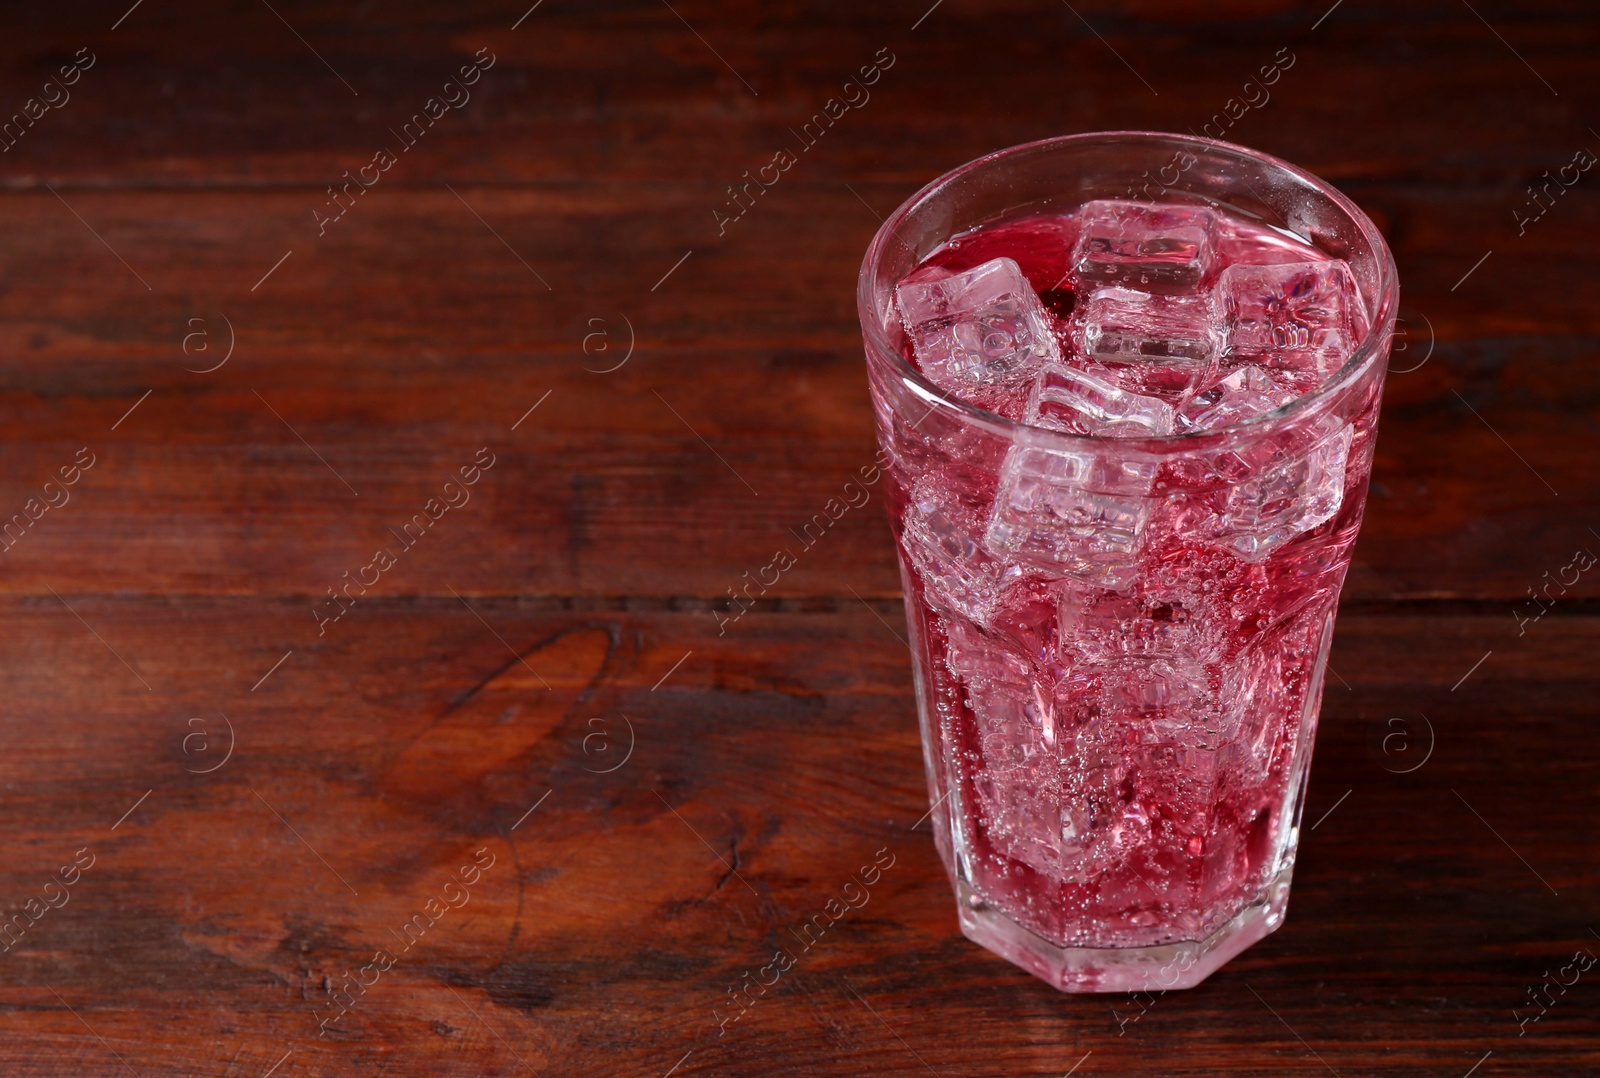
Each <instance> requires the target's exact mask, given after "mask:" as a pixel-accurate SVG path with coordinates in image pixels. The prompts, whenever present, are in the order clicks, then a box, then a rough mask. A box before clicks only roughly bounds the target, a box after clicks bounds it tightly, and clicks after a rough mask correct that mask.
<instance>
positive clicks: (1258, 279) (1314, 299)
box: [1214, 259, 1366, 390]
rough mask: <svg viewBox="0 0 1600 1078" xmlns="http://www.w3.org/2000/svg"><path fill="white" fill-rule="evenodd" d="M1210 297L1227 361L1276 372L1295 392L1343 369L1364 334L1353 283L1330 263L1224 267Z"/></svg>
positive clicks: (1343, 267)
mask: <svg viewBox="0 0 1600 1078" xmlns="http://www.w3.org/2000/svg"><path fill="white" fill-rule="evenodd" d="M1214 294H1215V296H1216V303H1217V306H1218V308H1219V310H1220V311H1221V315H1222V320H1223V332H1224V334H1225V336H1226V347H1227V351H1228V355H1229V359H1230V360H1234V359H1246V360H1250V361H1252V362H1255V363H1258V364H1260V365H1262V366H1265V367H1268V368H1270V369H1272V370H1274V371H1279V372H1282V373H1283V374H1285V375H1287V376H1289V377H1290V378H1292V379H1294V380H1295V382H1296V383H1297V384H1298V385H1299V387H1300V388H1301V389H1303V390H1304V389H1312V388H1314V387H1315V386H1316V385H1318V384H1319V383H1321V382H1322V380H1323V379H1325V378H1327V377H1328V376H1329V375H1330V374H1333V373H1334V372H1335V371H1337V370H1338V369H1339V368H1340V367H1342V366H1344V363H1345V360H1347V359H1349V358H1350V356H1351V354H1352V353H1353V352H1354V351H1355V346H1356V342H1358V341H1359V340H1360V339H1361V338H1362V336H1363V335H1364V334H1365V333H1366V310H1365V308H1363V307H1362V304H1361V294H1360V292H1359V290H1358V289H1357V287H1356V280H1355V276H1354V275H1353V274H1352V273H1351V272H1350V267H1349V265H1347V264H1346V263H1345V262H1343V261H1340V260H1338V259H1329V260H1326V261H1322V262H1288V263H1282V264H1279V265H1275V266H1245V265H1234V266H1229V267H1228V268H1227V269H1225V270H1223V271H1222V274H1221V275H1220V276H1219V277H1218V278H1217V283H1216V287H1215V290H1214Z"/></svg>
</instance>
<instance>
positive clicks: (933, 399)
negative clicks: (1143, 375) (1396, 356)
mask: <svg viewBox="0 0 1600 1078" xmlns="http://www.w3.org/2000/svg"><path fill="white" fill-rule="evenodd" d="M1130 141H1145V142H1151V143H1156V142H1162V143H1166V144H1168V145H1172V146H1176V147H1178V148H1180V149H1181V148H1187V149H1189V150H1195V149H1200V150H1205V151H1208V152H1212V151H1217V150H1221V151H1224V152H1226V153H1229V154H1234V155H1238V156H1242V157H1246V158H1250V159H1252V160H1254V161H1257V162H1260V163H1263V164H1266V165H1269V166H1271V167H1272V168H1275V169H1281V170H1282V171H1284V172H1286V173H1288V174H1290V175H1292V176H1294V177H1295V178H1296V179H1298V180H1300V181H1301V182H1302V183H1304V184H1306V185H1307V186H1309V187H1311V188H1313V189H1314V190H1315V191H1316V192H1317V193H1318V194H1319V195H1321V196H1323V197H1324V198H1327V199H1328V200H1329V201H1330V202H1332V203H1333V204H1334V205H1336V206H1337V207H1338V208H1339V209H1340V210H1341V211H1343V212H1344V214H1345V215H1346V216H1347V217H1349V218H1350V220H1351V221H1352V222H1354V223H1355V225H1356V227H1357V229H1358V230H1359V231H1360V233H1361V236H1362V238H1363V239H1364V240H1366V242H1367V243H1368V245H1369V246H1370V247H1371V249H1372V251H1373V254H1374V256H1375V257H1376V260H1377V263H1378V278H1377V304H1376V309H1375V310H1374V311H1373V313H1372V317H1371V318H1370V320H1369V325H1368V327H1367V332H1366V334H1365V335H1364V336H1363V337H1362V339H1361V341H1360V342H1359V343H1358V344H1357V345H1356V347H1355V350H1354V351H1353V352H1352V353H1351V355H1350V358H1349V359H1348V360H1347V361H1346V362H1345V364H1344V366H1342V367H1340V368H1339V370H1338V371H1337V372H1335V373H1334V374H1333V375H1332V376H1330V377H1329V378H1327V379H1326V380H1324V381H1323V382H1322V384H1320V385H1318V386H1317V387H1316V388H1315V389H1313V390H1311V391H1310V392H1307V393H1303V394H1301V395H1300V396H1298V397H1296V398H1294V400H1292V401H1289V402H1288V403H1287V404H1284V405H1282V406H1281V407H1278V408H1275V409H1273V410H1272V411H1270V412H1264V413H1262V414H1261V415H1258V416H1252V417H1251V418H1249V419H1246V420H1244V421H1242V422H1239V423H1232V424H1229V425H1227V426H1223V427H1216V428H1212V429H1208V430H1192V431H1182V432H1179V433H1173V434H1161V435H1152V436H1150V437H1142V438H1126V437H1114V436H1109V435H1103V434H1070V433H1068V432H1066V431H1058V430H1052V429H1051V428H1049V427H1040V426H1035V425H1033V424H1031V423H1023V422H1020V421H1018V420H1015V419H1009V418H1007V417H1006V416H1003V415H1000V414H999V413H997V412H992V411H989V410H988V409H986V408H982V407H979V406H978V405H976V404H972V403H970V402H968V401H964V400H962V399H961V398H959V397H956V396H954V395H952V394H950V393H947V392H946V391H944V390H942V389H940V388H939V387H938V386H936V385H934V383H933V382H932V381H931V380H930V379H929V378H928V377H927V376H926V375H924V374H923V373H922V372H921V371H919V370H918V369H917V368H916V367H914V366H913V365H912V364H911V363H910V362H909V361H907V359H906V358H905V356H904V355H902V354H901V353H900V350H899V349H898V348H896V347H894V346H893V344H892V343H891V342H890V340H889V337H888V333H887V331H886V330H885V327H884V324H883V319H882V318H881V317H880V316H879V312H878V310H877V306H876V303H875V302H874V298H873V282H874V276H875V271H876V269H877V267H878V265H879V263H880V262H881V261H882V260H883V252H884V250H885V249H886V248H887V247H888V244H889V242H890V240H891V239H893V238H894V233H895V230H896V229H897V228H898V227H899V225H900V224H901V223H902V222H904V221H905V220H906V219H907V218H908V217H910V216H911V214H912V213H913V212H914V211H916V210H917V209H918V208H920V207H921V206H922V205H923V204H924V203H925V202H927V201H928V200H929V199H930V198H932V197H934V196H935V195H937V194H938V193H939V192H940V191H942V190H944V189H946V188H947V187H949V186H950V185H951V184H953V183H954V182H955V181H957V180H959V179H961V178H962V177H964V176H967V175H969V174H970V173H973V172H977V171H978V170H980V169H983V168H986V167H989V166H991V165H993V164H995V163H996V162H997V161H1002V160H1004V159H1006V158H1010V157H1016V156H1022V155H1023V154H1026V153H1033V152H1038V151H1041V150H1045V149H1052V148H1055V147H1060V146H1070V145H1073V144H1084V143H1094V142H1113V143H1114V142H1130ZM1299 238H1300V239H1302V241H1304V242H1310V241H1309V239H1307V238H1306V237H1299ZM902 242H903V241H902ZM1398 299H1399V270H1398V268H1397V267H1396V266H1395V262H1394V255H1393V253H1392V252H1391V251H1390V250H1389V244H1388V242H1387V241H1385V240H1384V238H1383V234H1382V233H1381V232H1379V231H1378V226H1377V225H1376V224H1374V223H1373V221H1372V218H1370V217H1368V216H1367V214H1366V213H1365V212H1364V211H1363V210H1362V209H1361V207H1359V206H1357V205H1356V204H1355V203H1354V202H1353V201H1351V199H1350V197H1349V196H1348V195H1346V194H1345V193H1344V192H1342V191H1340V190H1339V189H1338V188H1336V187H1334V186H1333V185H1332V184H1330V183H1329V182H1328V181H1326V180H1324V179H1322V178H1321V177H1320V176H1317V175H1315V174H1314V173H1312V172H1309V171H1307V170H1306V169H1303V168H1301V167H1300V166H1298V165H1295V164H1292V163H1291V162H1288V161H1285V160H1283V159H1282V158H1280V157H1275V156H1273V155H1272V154H1269V153H1263V152H1262V151H1260V150H1253V149H1251V148H1250V147H1248V146H1241V145H1239V144H1238V143H1234V142H1223V141H1221V140H1220V139H1209V138H1203V137H1201V136H1198V135H1178V134H1173V133H1171V132H1167V131H1086V132H1081V133H1079V134H1076V135H1057V136H1054V137H1052V138H1046V139H1037V140H1035V141H1033V142H1024V143H1019V144H1018V145H1015V146H1008V147H1006V148H1004V149H1000V150H994V151H992V152H990V153H987V154H984V155H983V156H981V157H978V158H974V159H973V160H971V161H968V162H967V163H966V164H964V165H960V166H958V167H957V168H954V169H951V170H950V171H949V172H946V173H943V174H942V175H940V176H938V177H936V178H935V179H933V180H931V181H929V182H928V183H927V184H924V185H923V186H922V187H921V188H920V189H918V190H917V191H916V192H915V193H914V194H912V195H911V196H910V197H908V198H907V199H906V200H905V201H904V202H902V203H900V205H899V206H897V207H896V208H895V210H894V212H893V213H891V214H889V216H888V217H887V218H886V219H885V220H884V222H883V224H882V225H881V226H880V227H879V228H878V231H877V232H876V233H875V234H874V235H873V237H872V242H871V243H870V244H868V245H867V253H866V255H865V257H864V258H863V259H862V262H861V272H860V275H859V277H858V278H857V282H856V313H857V316H858V318H859V320H860V322H861V331H862V334H863V336H864V337H865V339H866V345H867V350H868V352H869V356H868V358H869V360H870V359H871V358H872V356H871V355H870V353H872V352H874V351H875V352H877V353H878V354H879V355H881V356H885V357H888V360H889V362H890V364H891V365H892V367H893V373H894V374H895V375H896V376H898V377H899V378H900V379H901V380H902V381H903V382H904V383H905V384H906V385H907V386H908V387H909V388H910V389H911V390H912V391H913V392H915V393H916V394H917V395H918V396H919V397H922V398H924V399H925V400H926V401H927V402H928V404H929V406H930V409H937V408H940V407H947V408H950V409H952V410H953V411H954V412H955V413H956V414H958V415H960V416H961V417H962V418H963V419H965V420H966V421H969V422H972V423H975V424H977V425H978V426H981V427H985V428H988V429H990V430H991V431H993V432H994V433H997V434H1000V435H1002V436H1004V437H1006V438H1008V439H1010V440H1013V441H1015V440H1020V439H1021V438H1026V439H1029V440H1032V441H1035V442H1042V443H1044V444H1047V445H1048V444H1049V443H1050V442H1059V443H1062V444H1066V445H1074V444H1076V445H1089V444H1093V445H1098V446H1104V445H1105V444H1107V443H1116V444H1119V445H1121V446H1123V447H1125V448H1127V449H1131V448H1133V447H1134V446H1145V447H1153V446H1162V445H1175V444H1182V445H1192V444H1194V443H1195V442H1196V441H1200V440H1204V439H1210V438H1216V439H1218V440H1226V439H1227V437H1228V436H1229V435H1234V434H1238V433H1240V432H1248V431H1252V430H1257V429H1265V428H1269V427H1271V426H1273V425H1274V424H1277V423H1279V422H1281V421H1283V420H1286V419H1289V418H1291V417H1293V416H1297V415H1299V414H1300V413H1302V412H1309V411H1311V410H1312V409H1313V408H1314V407H1315V406H1316V405H1317V404H1319V403H1320V402H1322V401H1324V400H1327V399H1328V398H1330V397H1334V396H1336V395H1337V393H1338V391H1341V390H1343V389H1346V388H1348V387H1349V386H1350V385H1351V384H1353V383H1354V382H1355V381H1357V380H1358V379H1359V378H1360V377H1361V376H1362V375H1363V374H1364V373H1365V372H1366V371H1367V369H1368V368H1369V367H1370V366H1371V365H1372V364H1373V363H1374V362H1375V360H1376V358H1377V353H1378V342H1379V341H1380V340H1381V339H1382V338H1383V336H1384V334H1385V333H1386V331H1387V327H1388V324H1389V322H1390V321H1391V319H1392V318H1393V316H1394V315H1395V313H1396V307H1397V304H1398Z"/></svg>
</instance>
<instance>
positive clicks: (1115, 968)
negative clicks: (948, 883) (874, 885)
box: [956, 865, 1294, 992]
mask: <svg viewBox="0 0 1600 1078" xmlns="http://www.w3.org/2000/svg"><path fill="white" fill-rule="evenodd" d="M1293 871H1294V870H1293V866H1290V865H1286V866H1285V867H1284V868H1283V870H1282V871H1280V872H1279V873H1278V874H1277V876H1275V877H1274V878H1273V879H1272V881H1271V882H1270V883H1269V884H1268V885H1267V888H1266V891H1265V892H1264V893H1263V894H1262V896H1261V897H1260V898H1258V899H1257V900H1256V901H1254V902H1252V903H1251V904H1250V905H1248V906H1246V907H1245V908H1244V909H1243V910H1241V911H1240V912H1239V914H1238V916H1236V917H1234V918H1233V920H1231V921H1229V922H1228V923H1227V924H1225V925H1223V926H1222V927H1221V928H1219V929H1217V930H1216V931H1215V932H1213V933H1212V934H1211V935H1210V936H1208V937H1207V938H1206V939H1203V940H1183V941H1180V942H1178V943H1167V944H1162V945H1161V946H1159V947H1058V946H1057V945H1056V944H1054V943H1051V942H1050V941H1049V940H1047V939H1045V938H1044V937H1042V936H1039V935H1036V934H1035V933H1033V932H1030V931H1029V930H1028V929H1026V928H1023V927H1022V926H1021V925H1019V924H1017V923H1016V922H1015V921H1013V920H1011V919H1010V918H1009V917H1007V916H1006V915H1005V914H1004V913H1002V912H1000V910H999V909H997V908H996V907H994V906H991V905H990V904H989V903H988V902H986V901H984V899H983V898H981V897H980V896H979V895H977V894H976V893H975V892H974V891H973V890H972V889H971V888H970V887H968V886H967V884H966V881H965V880H957V881H956V898H957V902H956V911H957V913H958V915H959V917H960V920H961V932H962V934H963V935H965V936H966V937H967V938H968V939H969V940H971V941H972V942H973V943H976V944H978V945H979V946H981V947H984V948H987V949H988V950H990V951H993V952H994V953H995V954H997V955H999V956H1000V957H1001V958H1004V959H1005V960H1006V961H1008V962H1011V963H1012V964H1014V965H1017V966H1021V967H1022V968H1023V969H1025V970H1027V971H1028V972H1029V973H1031V974H1033V975H1034V976H1035V977H1038V978H1040V979H1041V980H1043V981H1046V982H1048V983H1049V984H1051V985H1053V986H1054V987H1056V988H1059V989H1060V990H1061V991H1063V992H1163V991H1168V990H1171V989H1177V988H1193V987H1194V986H1195V985H1197V984H1199V983H1200V982H1201V981H1203V980H1205V979H1206V978H1207V977H1209V976H1211V974H1212V973H1214V972H1216V971H1217V970H1218V969H1219V968H1221V966H1222V965H1223V964H1224V963H1226V962H1227V961H1228V960H1229V959H1231V958H1233V957H1234V956H1235V955H1237V954H1238V953H1239V952H1241V951H1243V950H1244V949H1245V948H1246V947H1249V946H1250V945H1251V944H1252V943H1255V942H1256V941H1257V940H1260V939H1263V938H1265V937H1266V936H1268V935H1269V934H1271V933H1272V932H1274V931H1275V930H1276V929H1277V927H1278V926H1279V925H1281V924H1283V916H1284V912H1285V911H1286V910H1287V909H1288V906H1289V877H1290V876H1291V875H1292V874H1293Z"/></svg>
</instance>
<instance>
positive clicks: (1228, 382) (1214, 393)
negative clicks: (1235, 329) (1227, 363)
mask: <svg viewBox="0 0 1600 1078" xmlns="http://www.w3.org/2000/svg"><path fill="white" fill-rule="evenodd" d="M1299 395H1300V393H1299V391H1298V390H1297V389H1295V388H1294V387H1292V386H1284V385H1279V384H1278V382H1277V381H1275V380H1274V379H1273V377H1272V376H1271V375H1270V374H1268V373H1267V372H1266V371H1264V370H1262V369H1261V368H1260V367H1256V366H1248V367H1240V368H1239V369H1238V370H1236V371H1234V372H1233V373H1232V374H1230V375H1228V376H1227V377H1226V378H1224V379H1222V380H1221V381H1219V382H1216V383H1214V384H1212V385H1211V386H1209V387H1207V388H1206V389H1204V390H1201V391H1200V392H1199V393H1196V394H1195V395H1194V397H1193V398H1192V399H1190V400H1189V402H1188V403H1187V404H1185V405H1184V406H1183V407H1182V408H1181V409H1179V411H1178V419H1179V421H1180V422H1181V423H1182V424H1183V425H1184V426H1186V427H1188V428H1189V429H1192V430H1216V429H1218V428H1219V427H1226V426H1231V425H1232V424H1234V423H1243V422H1244V421H1245V420H1247V419H1254V418H1255V417H1256V416H1258V415H1266V414H1267V413H1268V412H1271V411H1275V410H1276V409H1278V408H1281V407H1283V406H1284V405H1285V404H1288V403H1289V402H1290V401H1292V400H1294V399H1295V397H1297V396H1299Z"/></svg>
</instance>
